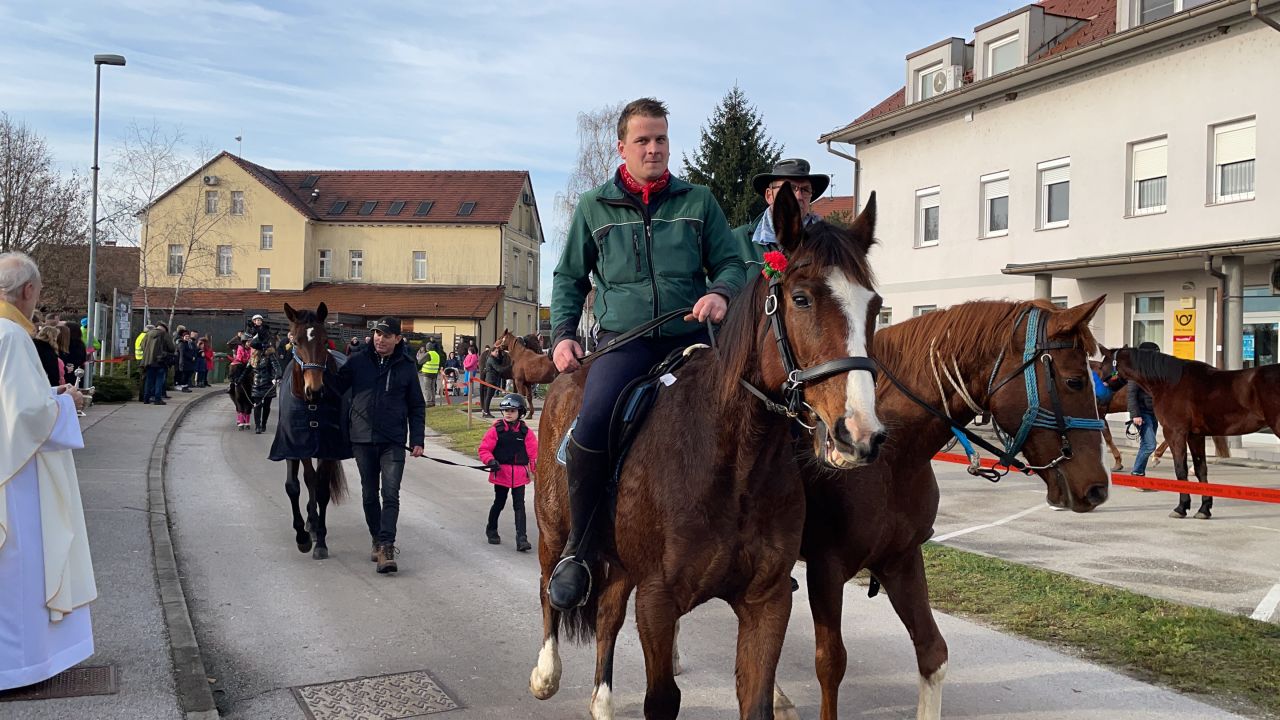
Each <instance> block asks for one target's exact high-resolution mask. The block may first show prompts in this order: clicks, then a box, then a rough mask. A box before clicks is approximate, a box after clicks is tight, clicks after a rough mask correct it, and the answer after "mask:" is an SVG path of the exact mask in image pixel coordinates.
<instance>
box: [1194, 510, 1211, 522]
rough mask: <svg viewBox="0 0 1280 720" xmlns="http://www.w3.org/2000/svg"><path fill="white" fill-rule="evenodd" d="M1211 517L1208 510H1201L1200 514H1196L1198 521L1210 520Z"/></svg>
mask: <svg viewBox="0 0 1280 720" xmlns="http://www.w3.org/2000/svg"><path fill="white" fill-rule="evenodd" d="M1209 517H1210V514H1209V511H1208V510H1201V511H1200V512H1198V513H1196V519H1197V520H1208V519H1209Z"/></svg>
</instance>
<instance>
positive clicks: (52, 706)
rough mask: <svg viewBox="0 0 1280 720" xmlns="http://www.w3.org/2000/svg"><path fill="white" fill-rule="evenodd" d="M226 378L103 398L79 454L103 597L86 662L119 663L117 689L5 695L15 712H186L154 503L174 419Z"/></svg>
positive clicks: (56, 715) (2, 711) (51, 717)
mask: <svg viewBox="0 0 1280 720" xmlns="http://www.w3.org/2000/svg"><path fill="white" fill-rule="evenodd" d="M220 392H221V391H220V390H219V388H218V387H217V386H215V387H213V388H208V389H204V390H196V391H193V392H191V393H182V392H175V391H172V390H171V391H170V395H171V398H170V399H169V401H168V405H166V406H164V407H156V406H154V405H143V404H141V403H138V402H129V403H125V404H123V405H97V406H94V407H91V408H89V410H88V411H87V414H86V416H85V417H84V418H82V419H81V425H80V426H81V428H82V430H83V431H84V441H85V447H84V449H83V450H79V451H77V452H76V453H75V458H76V469H77V471H78V473H79V477H80V493H81V497H82V499H83V502H84V511H85V513H84V514H85V522H86V524H87V526H88V531H89V548H90V552H91V554H92V556H93V568H94V575H95V578H96V579H97V583H98V599H97V600H96V601H94V602H93V604H92V605H90V607H91V609H92V612H93V637H94V645H95V649H96V652H95V653H94V655H93V657H91V658H89V659H88V660H86V661H85V662H84V663H83V665H85V666H102V665H111V666H114V667H115V674H116V686H117V688H118V692H117V693H116V694H114V695H96V696H88V697H76V698H62V699H54V700H41V701H33V702H7V703H0V716H3V717H4V718H6V720H10V719H11V720H37V719H38V720H79V719H80V718H95V719H97V718H128V719H129V720H151V719H153V718H155V719H163V720H178V719H180V718H182V717H183V716H184V715H183V713H182V711H181V710H180V707H179V703H178V697H177V689H176V688H175V685H174V668H173V660H172V655H171V651H170V642H169V634H168V632H167V631H166V625H165V618H164V613H163V611H162V606H161V599H160V590H159V584H158V582H157V579H156V568H155V563H154V561H153V554H152V543H151V535H150V525H151V513H150V512H149V511H148V509H147V506H148V472H147V471H148V466H149V463H150V461H151V455H152V449H153V447H154V445H155V443H156V440H157V438H159V437H160V435H161V432H162V431H163V430H165V428H166V423H168V421H169V420H170V418H172V417H175V416H176V415H177V413H178V412H179V411H180V410H181V409H182V408H183V407H184V406H186V405H187V404H189V403H191V402H192V401H194V400H197V399H199V398H201V397H204V396H206V395H209V394H219V393H220Z"/></svg>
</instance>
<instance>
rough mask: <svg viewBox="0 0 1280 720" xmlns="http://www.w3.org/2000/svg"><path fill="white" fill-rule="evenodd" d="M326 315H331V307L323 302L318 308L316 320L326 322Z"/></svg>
mask: <svg viewBox="0 0 1280 720" xmlns="http://www.w3.org/2000/svg"><path fill="white" fill-rule="evenodd" d="M326 317H329V308H328V307H326V306H325V304H324V303H323V302H322V303H320V307H318V308H316V322H324V319H325V318H326Z"/></svg>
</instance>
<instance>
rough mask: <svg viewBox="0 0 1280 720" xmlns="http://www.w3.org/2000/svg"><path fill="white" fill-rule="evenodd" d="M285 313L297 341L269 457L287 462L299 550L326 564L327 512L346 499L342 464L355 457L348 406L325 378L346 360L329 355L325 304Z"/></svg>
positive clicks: (288, 309) (286, 485)
mask: <svg viewBox="0 0 1280 720" xmlns="http://www.w3.org/2000/svg"><path fill="white" fill-rule="evenodd" d="M284 312H285V315H286V316H287V317H288V318H289V323H290V325H291V327H290V330H291V331H292V332H293V337H294V342H293V359H292V360H290V361H289V364H288V365H286V366H285V368H284V370H285V372H284V378H283V379H282V380H281V383H280V416H279V420H278V421H277V422H276V436H275V439H274V441H273V442H272V444H271V454H270V455H269V456H268V457H269V458H270V459H272V460H285V461H286V475H285V483H284V490H285V494H287V495H288V496H289V501H290V505H291V509H292V510H293V530H294V534H295V541H296V542H297V544H298V551H299V552H304V553H305V552H308V551H310V552H311V557H313V558H315V559H317V560H323V559H324V558H327V557H329V545H328V543H327V540H326V538H327V536H328V526H327V523H326V522H325V515H326V511H327V509H328V507H329V502H330V500H332V501H333V503H334V504H337V503H339V502H341V500H342V498H343V497H344V496H345V495H346V492H347V478H346V475H345V474H344V473H343V471H342V460H344V459H346V458H349V457H351V442H350V438H349V434H348V433H347V432H346V422H347V421H346V417H345V412H344V410H345V406H344V404H343V402H342V399H341V398H340V397H339V396H338V395H337V394H335V393H334V392H333V390H332V388H327V387H326V386H325V378H326V377H328V378H329V379H330V381H331V382H332V380H333V379H334V374H335V373H337V371H338V367H339V360H338V358H339V357H341V356H339V355H338V354H337V353H330V352H329V335H328V333H327V332H326V331H325V324H324V320H325V317H326V316H327V315H328V309H327V308H326V307H325V304H324V303H320V306H319V307H318V308H316V311H315V312H312V311H310V310H294V309H293V308H292V307H290V306H289V304H288V303H285V306H284ZM313 461H314V462H313ZM299 466H301V467H302V469H303V480H304V482H306V485H307V520H306V522H305V523H304V522H303V520H302V513H301V511H300V510H299V508H298V501H299V499H300V498H301V494H302V493H301V488H300V487H299V485H298V468H299ZM313 546H314V549H313Z"/></svg>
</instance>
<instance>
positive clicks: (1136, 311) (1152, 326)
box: [1129, 293, 1164, 347]
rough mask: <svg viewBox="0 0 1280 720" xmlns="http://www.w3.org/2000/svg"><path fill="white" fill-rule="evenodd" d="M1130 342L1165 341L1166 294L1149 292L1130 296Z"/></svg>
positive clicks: (1158, 342)
mask: <svg viewBox="0 0 1280 720" xmlns="http://www.w3.org/2000/svg"><path fill="white" fill-rule="evenodd" d="M1129 298H1130V299H1129V317H1130V325H1129V328H1130V330H1129V344H1130V345H1132V346H1134V347H1137V346H1138V345H1141V344H1142V343H1144V342H1153V343H1155V344H1157V345H1159V344H1160V343H1162V342H1164V294H1163V293H1149V294H1140V295H1131V296H1129Z"/></svg>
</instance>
